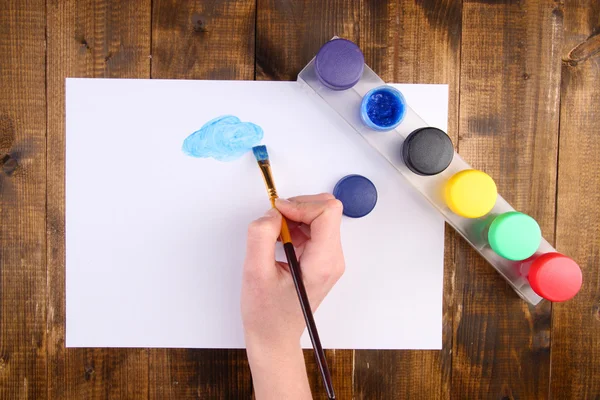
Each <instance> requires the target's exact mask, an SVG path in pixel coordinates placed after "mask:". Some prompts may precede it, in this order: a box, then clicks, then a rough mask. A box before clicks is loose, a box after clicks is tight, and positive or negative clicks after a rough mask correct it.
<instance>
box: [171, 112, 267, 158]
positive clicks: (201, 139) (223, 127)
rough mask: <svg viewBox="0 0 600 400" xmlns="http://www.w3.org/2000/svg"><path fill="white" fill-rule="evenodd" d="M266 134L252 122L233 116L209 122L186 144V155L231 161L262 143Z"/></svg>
mask: <svg viewBox="0 0 600 400" xmlns="http://www.w3.org/2000/svg"><path fill="white" fill-rule="evenodd" d="M262 138H263V130H262V128H261V127H260V126H258V125H256V124H253V123H252V122H242V121H240V119H239V118H238V117H235V116H233V115H223V116H220V117H218V118H215V119H213V120H211V121H208V122H207V123H206V124H204V126H202V128H200V130H197V131H196V132H194V133H192V134H191V135H190V136H188V137H187V138H186V139H185V140H184V142H183V148H182V150H183V152H184V153H185V154H187V155H189V156H192V157H199V158H209V157H212V158H214V159H215V160H219V161H232V160H235V159H238V158H240V157H241V156H242V155H244V154H245V153H246V152H248V151H250V150H251V149H252V147H253V146H256V145H257V144H259V143H260V141H261V140H262Z"/></svg>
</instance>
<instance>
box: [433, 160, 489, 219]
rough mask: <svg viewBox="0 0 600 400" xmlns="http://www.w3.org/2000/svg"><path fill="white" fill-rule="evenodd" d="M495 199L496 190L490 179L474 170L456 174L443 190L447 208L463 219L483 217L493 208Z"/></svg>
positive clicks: (483, 173) (481, 172)
mask: <svg viewBox="0 0 600 400" xmlns="http://www.w3.org/2000/svg"><path fill="white" fill-rule="evenodd" d="M497 197H498V190H497V188H496V183H494V180H493V179H492V177H491V176H489V175H488V174H486V173H485V172H483V171H479V170H476V169H465V170H463V171H460V172H457V173H456V174H454V175H452V177H451V178H450V179H448V181H447V182H446V186H445V188H444V198H445V200H446V205H448V208H450V210H452V212H454V213H455V214H458V215H460V216H461V217H465V218H479V217H482V216H484V215H485V214H487V213H488V212H490V210H491V209H492V208H493V207H494V204H496V198H497Z"/></svg>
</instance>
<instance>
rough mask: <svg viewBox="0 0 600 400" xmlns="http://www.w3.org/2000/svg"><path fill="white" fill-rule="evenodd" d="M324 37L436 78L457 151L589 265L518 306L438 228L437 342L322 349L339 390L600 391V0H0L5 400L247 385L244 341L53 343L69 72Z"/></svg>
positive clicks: (121, 70)
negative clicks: (441, 272) (108, 345)
mask: <svg viewBox="0 0 600 400" xmlns="http://www.w3.org/2000/svg"><path fill="white" fill-rule="evenodd" d="M333 35H339V36H342V37H346V38H349V39H351V40H353V41H355V42H357V43H358V44H359V46H360V47H361V48H362V50H363V51H364V53H365V57H366V61H367V63H368V64H369V65H370V66H371V67H372V68H373V69H374V70H375V71H376V72H377V73H378V74H379V75H380V76H381V77H382V78H383V79H384V80H387V81H390V82H414V83H448V84H449V85H450V121H449V134H450V136H451V137H452V139H453V141H454V143H455V146H456V148H457V149H458V151H459V153H460V154H461V155H462V156H463V157H464V158H465V159H466V160H467V161H468V162H470V163H471V164H472V165H473V166H474V167H477V168H480V169H483V170H485V171H487V172H488V173H489V174H490V175H491V176H492V177H493V178H494V179H495V180H496V182H497V184H498V187H499V190H500V193H502V195H503V196H504V197H505V198H506V199H507V200H508V201H509V202H510V203H511V204H512V205H513V206H514V207H515V208H517V209H518V210H521V211H523V212H525V213H528V214H530V215H532V216H533V217H535V218H536V219H537V220H538V222H539V223H540V225H541V227H542V231H543V233H544V236H545V237H546V238H547V239H548V240H549V241H550V242H551V243H553V244H555V246H556V248H557V249H558V250H559V251H561V252H564V253H566V254H568V255H570V256H572V257H573V258H574V259H575V260H577V261H578V262H579V263H580V265H581V267H582V269H583V274H584V285H583V288H582V290H581V292H580V293H579V295H578V296H577V297H576V298H575V299H573V300H571V301H569V302H566V303H562V304H550V303H543V304H541V305H540V306H538V307H535V308H534V307H529V306H528V305H527V304H525V303H524V302H523V301H522V300H521V299H519V298H518V297H517V295H516V294H515V293H514V292H513V291H512V289H511V288H510V287H509V286H508V284H506V283H505V281H504V280H503V279H502V278H501V277H500V276H499V275H498V274H497V273H496V272H495V271H494V270H493V269H492V267H490V266H489V265H487V264H486V263H485V262H484V261H483V259H482V258H481V257H480V256H478V255H477V254H476V253H475V251H473V250H472V249H471V248H470V247H468V245H467V244H466V243H465V242H464V241H463V240H462V239H460V238H459V237H458V235H457V234H455V233H454V232H453V231H452V229H450V228H447V229H446V257H445V284H444V303H443V337H444V340H443V350H442V351H353V350H338V351H329V352H328V358H329V363H330V366H331V368H332V374H333V376H334V382H335V388H336V390H337V393H338V398H340V399H353V398H355V399H405V398H412V399H421V398H422V399H438V398H439V399H447V398H453V399H538V398H539V399H545V398H553V399H600V272H599V264H600V176H599V174H600V1H598V0H579V1H569V0H565V1H563V0H558V1H554V0H531V1H530V0H521V1H517V0H515V1H510V0H505V1H502V0H463V1H460V0H456V1H454V0H443V1H442V0H440V1H436V0H413V1H399V2H393V1H391V2H384V1H376V0H372V1H370V0H361V1H350V0H349V1H341V0H327V1H321V0H306V1H302V0H296V1H291V0H287V1H286V0H229V1H184V0H170V1H169V0H139V1H135V0H129V1H119V0H81V1H74V0H63V1H61V0H28V1H24V0H2V1H0V166H1V168H0V199H1V203H0V215H1V225H0V252H1V254H0V398H1V399H45V398H52V399H119V398H131V399H146V398H150V399H187V398H200V399H213V398H214V399H247V398H251V396H252V383H251V377H250V371H249V369H248V364H247V361H246V357H245V352H244V351H241V350H238V351H229V350H190V349H170V350H165V349H65V346H64V343H65V228H64V227H65V223H64V220H65V204H64V197H65V193H64V190H65V187H64V172H65V171H64V155H65V97H64V86H65V77H110V78H162V79H258V80H294V79H295V78H296V75H297V73H298V72H299V71H300V69H301V68H302V67H303V66H304V65H305V64H306V63H307V62H308V61H309V60H310V59H311V58H312V57H313V55H314V54H315V53H316V51H317V50H318V49H319V47H320V46H321V45H322V44H323V43H324V42H325V41H326V40H328V39H329V38H331V37H332V36H333ZM199 96H201V94H199ZM93 123H94V121H90V124H93ZM107 162H112V161H111V160H110V155H107ZM306 360H307V363H308V370H309V376H310V380H311V384H312V386H313V389H314V393H315V398H323V389H322V387H321V383H320V381H319V378H318V373H317V369H316V366H315V364H314V361H313V357H312V354H311V353H310V352H308V353H306Z"/></svg>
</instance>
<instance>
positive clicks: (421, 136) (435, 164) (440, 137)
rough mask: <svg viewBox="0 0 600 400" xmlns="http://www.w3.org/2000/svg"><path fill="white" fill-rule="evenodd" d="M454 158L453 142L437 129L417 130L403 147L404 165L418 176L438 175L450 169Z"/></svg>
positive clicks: (405, 141)
mask: <svg viewBox="0 0 600 400" xmlns="http://www.w3.org/2000/svg"><path fill="white" fill-rule="evenodd" d="M453 157H454V147H453V146H452V140H451V139H450V137H449V136H448V135H447V134H446V133H445V132H444V131H442V130H440V129H437V128H431V127H425V128H420V129H417V130H415V131H413V132H412V133H411V134H410V135H408V137H407V138H406V140H404V143H403V145H402V158H403V159H404V163H405V164H406V166H407V167H408V168H409V169H410V170H411V171H412V172H414V173H415V174H417V175H423V176H431V175H437V174H439V173H440V172H442V171H444V170H446V168H448V166H449V165H450V163H451V162H452V158H453Z"/></svg>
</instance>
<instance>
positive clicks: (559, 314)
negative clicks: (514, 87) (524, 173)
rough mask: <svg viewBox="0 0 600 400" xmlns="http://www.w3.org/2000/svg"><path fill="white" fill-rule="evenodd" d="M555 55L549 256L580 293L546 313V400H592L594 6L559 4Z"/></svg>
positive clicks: (597, 278) (597, 366)
mask: <svg viewBox="0 0 600 400" xmlns="http://www.w3.org/2000/svg"><path fill="white" fill-rule="evenodd" d="M558 12H560V13H559V15H560V16H564V40H563V46H562V51H561V55H562V57H563V65H562V85H561V103H560V147H559V167H558V198H557V205H556V209H557V215H556V248H557V250H558V251H560V252H563V253H565V254H567V255H569V256H571V257H573V259H575V260H576V261H577V262H578V263H579V265H580V266H581V269H582V270H583V287H582V289H581V292H580V293H579V294H578V295H577V296H576V297H575V298H574V299H572V300H570V301H568V302H565V303H560V304H554V306H553V311H552V370H551V375H552V382H551V388H550V389H551V397H552V398H553V399H600V206H599V205H600V176H599V175H598V171H600V156H599V154H600V136H599V133H600V84H599V82H600V3H599V2H597V1H594V0H587V1H578V2H575V1H567V2H566V3H565V6H564V8H561V9H559V10H558Z"/></svg>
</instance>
